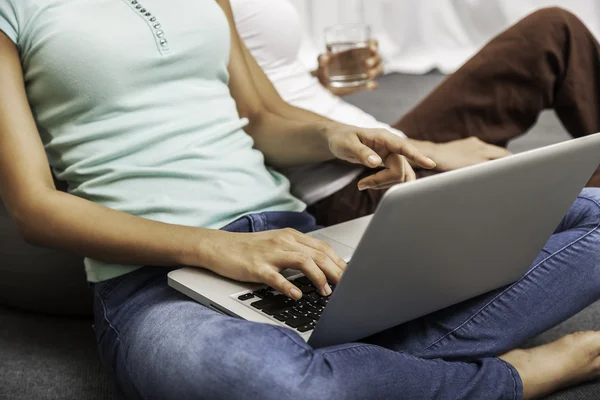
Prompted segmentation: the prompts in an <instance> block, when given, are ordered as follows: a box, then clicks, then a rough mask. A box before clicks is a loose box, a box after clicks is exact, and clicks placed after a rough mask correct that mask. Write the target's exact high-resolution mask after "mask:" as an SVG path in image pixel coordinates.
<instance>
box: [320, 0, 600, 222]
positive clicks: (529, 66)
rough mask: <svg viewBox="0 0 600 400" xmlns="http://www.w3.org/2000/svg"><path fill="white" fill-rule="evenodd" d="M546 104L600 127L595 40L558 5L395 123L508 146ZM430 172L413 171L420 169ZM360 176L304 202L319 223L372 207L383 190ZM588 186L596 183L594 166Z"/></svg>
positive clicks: (415, 133) (568, 119)
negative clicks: (366, 187)
mask: <svg viewBox="0 0 600 400" xmlns="http://www.w3.org/2000/svg"><path fill="white" fill-rule="evenodd" d="M545 109H553V110H554V111H555V112H556V115H557V116H558V118H559V119H560V121H561V122H562V124H563V125H564V127H565V128H566V130H567V131H568V132H569V133H570V134H571V135H572V136H573V137H580V136H584V135H588V134H591V133H596V132H600V46H599V44H598V42H597V41H596V40H595V39H594V37H593V35H592V34H591V33H590V32H589V30H588V29H587V28H586V27H585V26H584V25H583V23H582V22H581V21H580V20H579V19H578V18H577V17H576V16H574V15H573V14H570V13H569V12H567V11H565V10H562V9H560V8H547V9H543V10H540V11H537V12H535V13H533V14H531V15H529V16H528V17H526V18H525V19H523V20H521V21H520V22H518V23H517V24H515V25H514V26H512V27H510V28H509V29H508V30H506V31H505V32H503V33H501V34H500V35H498V36H497V37H496V38H494V39H493V40H492V41H490V42H489V43H488V44H487V45H486V46H485V47H484V48H483V49H482V50H481V51H480V52H479V53H477V54H476V55H475V56H474V57H473V58H472V59H471V60H469V61H468V62H467V63H466V64H465V65H464V66H463V67H462V68H460V69H459V70H458V71H457V72H455V73H454V74H452V75H451V76H449V77H448V78H446V80H445V81H444V82H442V83H441V84H440V85H439V86H438V87H437V88H436V89H435V90H434V91H433V92H432V93H431V94H430V95H429V96H427V97H426V98H425V100H423V101H422V102H421V103H420V104H418V105H417V106H416V107H415V108H414V109H412V110H411V111H410V112H409V113H408V114H406V115H405V116H404V117H403V118H402V119H401V120H400V121H398V122H397V123H396V124H395V125H394V127H395V128H398V129H400V130H401V131H403V132H405V133H406V135H407V136H409V137H410V138H412V139H418V140H428V141H432V142H438V143H440V142H449V141H452V140H457V139H463V138H467V137H471V136H476V137H478V138H480V139H481V140H483V141H485V142H487V143H490V144H495V145H497V146H506V144H507V143H508V142H509V141H510V140H511V139H514V138H516V137H518V136H520V135H522V134H523V133H525V132H526V131H527V130H529V128H531V127H532V126H533V125H534V124H535V122H536V121H537V119H538V116H539V114H540V113H541V112H542V111H543V110H545ZM599 156H600V155H599ZM431 173H432V172H429V171H417V175H418V176H419V177H422V176H426V175H430V174H431ZM367 174H369V172H368V171H365V174H363V176H361V177H359V179H361V178H362V177H364V176H366V175H367ZM359 179H357V180H356V181H355V182H353V183H352V184H350V185H348V186H346V187H345V188H344V189H342V190H340V191H339V192H337V193H335V194H334V195H332V196H330V197H328V198H326V199H324V200H322V201H320V202H318V203H317V204H315V205H313V206H312V207H310V208H309V211H310V212H312V213H313V215H315V217H316V218H317V221H318V223H319V224H321V225H325V226H328V225H332V224H336V223H340V222H343V221H347V220H350V219H353V218H358V217H361V216H364V215H368V214H371V213H373V212H374V211H375V208H376V207H377V204H378V203H379V201H380V199H381V197H382V196H383V192H382V191H372V190H370V191H364V192H359V191H358V189H357V186H356V184H357V182H358V180H359ZM588 186H596V187H598V186H600V169H599V170H598V171H597V172H596V174H595V175H594V176H593V177H592V179H591V180H590V182H589V183H588Z"/></svg>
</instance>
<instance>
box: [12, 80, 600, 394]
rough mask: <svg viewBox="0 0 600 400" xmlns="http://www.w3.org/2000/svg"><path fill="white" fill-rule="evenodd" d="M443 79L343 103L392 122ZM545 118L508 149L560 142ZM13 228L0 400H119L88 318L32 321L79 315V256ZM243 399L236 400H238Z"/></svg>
mask: <svg viewBox="0 0 600 400" xmlns="http://www.w3.org/2000/svg"><path fill="white" fill-rule="evenodd" d="M441 79H442V77H441V76H440V75H437V74H431V75H426V76H406V75H392V76H387V77H384V78H383V79H382V82H381V89H379V90H378V91H376V92H373V93H362V94H358V95H355V96H352V97H351V98H350V101H351V102H353V103H354V104H356V105H358V106H359V107H362V108H364V109H365V110H367V111H369V112H371V113H372V114H374V115H375V116H376V117H378V118H380V119H381V120H383V121H386V122H389V123H393V122H395V120H396V119H398V118H399V117H400V116H401V115H402V114H403V113H404V112H406V111H407V110H408V109H409V108H410V107H412V106H413V105H414V104H416V103H417V102H418V101H419V100H420V99H421V98H422V97H423V96H425V95H426V94H427V93H428V92H429V91H430V90H431V89H432V88H433V87H434V85H436V84H437V83H438V82H439V81H440V80H441ZM566 138H567V136H566V134H565V132H564V130H563V129H562V127H561V126H560V125H559V124H558V121H556V119H555V118H554V117H553V116H552V115H550V114H546V115H544V116H543V117H542V118H541V120H540V123H539V124H538V125H537V126H536V128H534V130H533V131H532V132H531V133H530V134H528V135H526V136H525V137H524V138H522V139H519V140H517V141H515V142H513V143H511V147H510V148H511V150H513V151H521V150H525V149H528V148H533V147H537V146H541V145H545V144H550V143H554V142H557V141H561V140H564V139H566ZM14 230H15V227H14V225H12V223H11V222H10V221H8V220H7V217H6V214H5V211H4V209H3V208H2V207H1V205H0V304H4V306H0V400H5V399H6V400H8V399H10V400H30V399H36V400H54V399H61V400H71V399H72V400H82V399H89V400H120V399H122V395H121V394H120V393H119V391H118V389H117V388H116V386H115V384H114V382H113V381H112V379H111V378H110V377H109V376H108V374H107V373H106V372H104V370H103V368H102V366H101V363H100V360H99V357H98V355H97V350H96V345H95V342H94V336H93V330H92V322H91V319H89V318H81V319H77V318H66V317H56V316H45V315H39V314H33V313H29V312H25V311H21V310H16V309H14V308H10V307H6V306H5V305H7V304H8V305H11V306H15V307H20V308H24V309H29V310H36V311H40V312H49V313H62V314H65V313H66V314H71V315H73V314H86V313H89V310H90V295H89V292H88V291H87V288H86V286H85V281H84V275H83V268H82V266H81V259H80V258H79V257H75V256H70V255H64V254H62V253H60V252H53V251H49V250H44V249H37V248H32V247H31V246H28V245H26V244H24V243H23V242H22V241H20V239H16V238H15V232H14ZM592 329H594V330H596V329H600V303H596V304H594V305H593V306H591V307H589V308H588V309H586V310H584V311H583V312H582V313H580V314H578V315H577V316H575V317H574V318H572V319H570V320H569V321H567V322H565V323H563V324H561V325H560V326H558V327H556V328H554V329H552V330H551V331H549V332H546V333H545V334H543V335H541V336H540V337H538V338H535V339H534V340H532V341H531V342H530V343H528V344H527V345H529V346H532V345H536V344H541V343H545V342H548V341H551V340H554V339H556V338H558V337H560V336H563V335H564V334H566V333H570V332H575V331H580V330H592ZM241 396H242V395H240V397H241ZM599 398H600V382H599V383H590V384H586V385H582V386H579V387H577V388H573V389H570V390H567V391H564V392H561V393H558V394H555V395H554V396H551V397H550V399H551V400H595V399H599Z"/></svg>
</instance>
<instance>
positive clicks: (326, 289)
mask: <svg viewBox="0 0 600 400" xmlns="http://www.w3.org/2000/svg"><path fill="white" fill-rule="evenodd" d="M331 292H332V290H331V286H329V283H326V284H325V285H324V286H323V293H325V296H329V295H330V294H331Z"/></svg>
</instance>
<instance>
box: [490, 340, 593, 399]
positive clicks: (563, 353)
mask: <svg viewBox="0 0 600 400" xmlns="http://www.w3.org/2000/svg"><path fill="white" fill-rule="evenodd" d="M500 359H502V360H504V361H506V362H507V363H509V364H511V365H512V366H513V367H515V369H516V370H517V371H518V372H519V375H520V376H521V380H522V381H523V390H524V396H523V399H525V400H526V399H535V398H538V397H541V396H547V395H549V394H550V393H553V392H556V391H557V390H559V389H562V388H565V387H568V386H572V385H576V384H578V383H582V382H585V381H589V380H592V379H596V378H600V332H578V333H573V334H571V335H567V336H565V337H563V338H562V339H559V340H557V341H556V342H552V343H549V344H545V345H543V346H539V347H535V348H533V349H528V350H520V349H517V350H513V351H510V352H508V353H506V354H504V355H502V356H500Z"/></svg>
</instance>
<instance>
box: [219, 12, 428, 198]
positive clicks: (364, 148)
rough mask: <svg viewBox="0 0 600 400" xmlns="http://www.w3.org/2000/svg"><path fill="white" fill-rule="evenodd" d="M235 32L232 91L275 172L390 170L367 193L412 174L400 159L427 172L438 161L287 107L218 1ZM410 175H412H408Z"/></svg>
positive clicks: (403, 144)
mask: <svg viewBox="0 0 600 400" xmlns="http://www.w3.org/2000/svg"><path fill="white" fill-rule="evenodd" d="M217 3H218V4H219V5H220V6H221V7H222V8H223V10H224V12H225V14H226V15H227V18H228V20H229V25H230V29H231V37H232V46H231V58H230V63H229V72H230V75H231V80H230V89H231V93H232V95H233V97H234V98H235V100H236V103H237V106H238V110H239V112H240V115H242V116H244V117H247V118H248V119H249V120H250V125H249V126H248V128H247V132H248V134H250V135H251V136H252V137H253V138H254V141H255V143H256V147H257V148H258V149H259V150H261V151H262V152H263V154H264V155H265V158H266V160H267V162H268V163H269V164H271V165H273V166H275V167H290V166H295V165H302V164H307V163H314V162H320V161H326V160H330V159H333V158H338V159H341V160H344V161H348V162H351V163H355V164H363V165H365V166H367V167H370V168H374V167H378V166H385V167H387V169H386V170H384V171H382V172H380V173H378V174H376V175H374V176H372V177H368V178H365V180H364V181H363V185H362V187H363V188H367V187H371V188H385V187H389V186H391V185H393V184H396V183H400V182H403V181H404V180H405V178H406V176H411V177H413V176H414V174H413V173H412V170H411V169H410V166H409V165H408V163H407V162H406V161H405V160H404V158H403V157H402V156H405V157H406V158H408V159H410V160H411V161H413V162H414V163H415V164H416V165H418V166H421V167H423V168H428V169H430V168H434V167H435V162H433V161H432V160H430V159H429V158H427V157H425V156H424V155H422V154H421V153H420V152H419V151H418V150H417V149H416V148H415V147H414V146H412V145H411V144H410V143H409V142H408V141H406V140H403V139H401V138H400V137H398V136H396V135H394V134H392V133H390V132H389V131H387V130H385V129H362V128H357V127H351V126H348V125H343V124H339V123H336V122H333V121H331V120H328V119H326V118H324V117H322V116H318V115H316V114H313V113H310V112H308V111H305V110H301V109H299V108H296V107H293V106H291V105H289V104H287V103H286V102H284V101H283V100H282V99H281V97H280V96H279V95H278V94H277V91H276V90H275V88H274V87H273V85H272V84H271V82H270V81H269V79H268V78H267V77H266V76H265V74H264V72H263V71H262V69H261V68H260V67H259V66H258V65H257V64H256V62H255V61H254V59H253V57H252V56H251V55H250V54H249V52H248V50H247V49H246V48H245V46H244V45H243V43H242V41H241V39H240V37H239V35H238V33H237V29H236V27H235V23H234V18H233V13H232V11H231V7H230V5H229V0H217ZM409 170H410V171H409Z"/></svg>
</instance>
